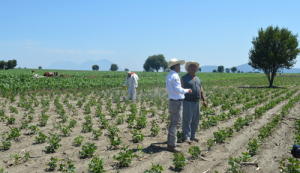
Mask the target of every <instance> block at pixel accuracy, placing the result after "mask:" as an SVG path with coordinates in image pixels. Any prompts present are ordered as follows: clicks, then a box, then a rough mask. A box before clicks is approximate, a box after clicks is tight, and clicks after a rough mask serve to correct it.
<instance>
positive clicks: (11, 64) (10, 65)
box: [6, 59, 17, 69]
mask: <svg viewBox="0 0 300 173" xmlns="http://www.w3.org/2000/svg"><path fill="white" fill-rule="evenodd" d="M16 66H17V60H15V59H13V60H8V61H7V67H6V69H14V68H15V67H16Z"/></svg>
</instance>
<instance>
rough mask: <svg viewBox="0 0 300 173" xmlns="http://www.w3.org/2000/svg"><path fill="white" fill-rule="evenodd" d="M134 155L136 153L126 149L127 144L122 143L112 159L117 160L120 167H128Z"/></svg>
mask: <svg viewBox="0 0 300 173" xmlns="http://www.w3.org/2000/svg"><path fill="white" fill-rule="evenodd" d="M122 151H123V152H122ZM134 157H137V155H135V154H133V151H132V150H131V149H128V146H125V145H124V146H123V147H122V148H121V151H120V152H119V153H118V157H117V156H114V160H118V161H119V166H120V167H128V166H129V164H130V163H131V161H132V159H133V158H134Z"/></svg>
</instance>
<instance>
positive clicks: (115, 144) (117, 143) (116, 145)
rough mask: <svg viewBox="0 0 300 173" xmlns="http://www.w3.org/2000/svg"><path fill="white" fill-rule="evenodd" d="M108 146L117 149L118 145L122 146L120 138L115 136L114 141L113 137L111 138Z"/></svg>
mask: <svg viewBox="0 0 300 173" xmlns="http://www.w3.org/2000/svg"><path fill="white" fill-rule="evenodd" d="M110 144H111V146H113V147H115V148H117V147H118V146H119V145H120V144H122V141H121V138H120V137H119V136H118V135H116V140H115V136H111V137H110Z"/></svg>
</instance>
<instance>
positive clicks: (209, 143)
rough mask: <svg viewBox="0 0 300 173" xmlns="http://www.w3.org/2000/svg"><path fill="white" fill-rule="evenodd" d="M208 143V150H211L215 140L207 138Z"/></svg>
mask: <svg viewBox="0 0 300 173" xmlns="http://www.w3.org/2000/svg"><path fill="white" fill-rule="evenodd" d="M206 144H207V147H208V150H211V147H213V146H214V140H212V139H210V138H209V139H208V140H206Z"/></svg>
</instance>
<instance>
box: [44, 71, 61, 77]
mask: <svg viewBox="0 0 300 173" xmlns="http://www.w3.org/2000/svg"><path fill="white" fill-rule="evenodd" d="M57 75H58V73H57V72H45V73H44V76H46V77H53V76H57Z"/></svg>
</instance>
